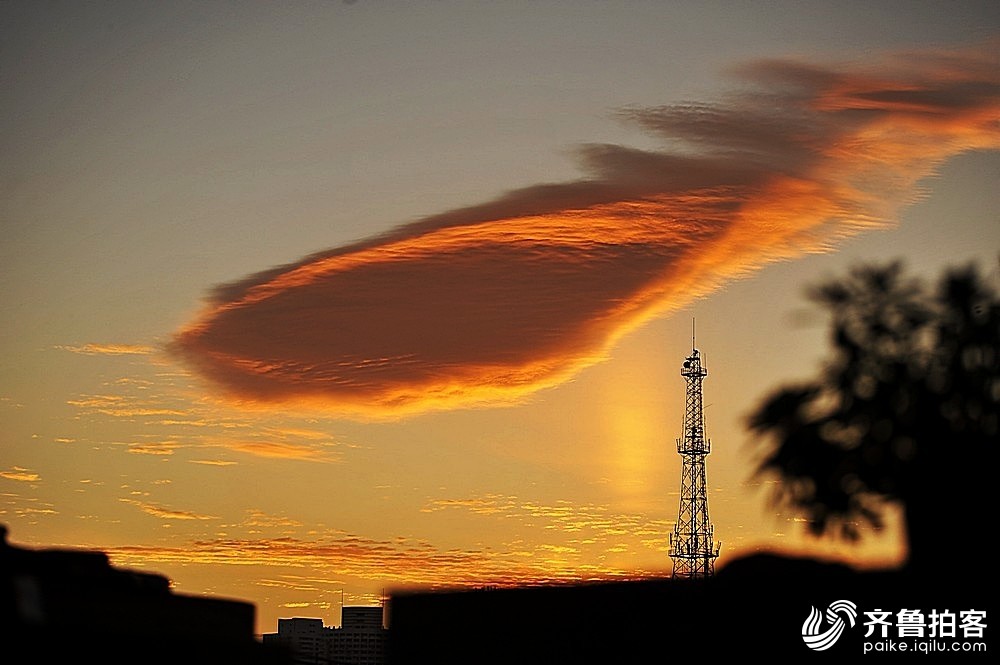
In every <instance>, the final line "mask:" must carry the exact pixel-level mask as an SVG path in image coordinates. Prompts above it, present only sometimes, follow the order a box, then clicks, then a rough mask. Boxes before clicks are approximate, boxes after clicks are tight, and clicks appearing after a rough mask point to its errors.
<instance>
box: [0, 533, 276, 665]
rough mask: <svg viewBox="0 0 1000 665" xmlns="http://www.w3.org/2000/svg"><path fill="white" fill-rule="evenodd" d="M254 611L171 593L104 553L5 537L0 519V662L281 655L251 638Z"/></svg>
mask: <svg viewBox="0 0 1000 665" xmlns="http://www.w3.org/2000/svg"><path fill="white" fill-rule="evenodd" d="M254 615H255V608H254V606H253V605H252V604H250V603H247V602H243V601H238V600H226V599H218V598H204V597H195V596H186V595H181V594H176V593H173V592H172V591H171V590H170V581H169V580H168V579H167V578H166V577H163V576H162V575H156V574H151V573H142V572H136V571H131V570H124V569H120V568H115V567H113V566H111V564H110V562H109V560H108V556H107V554H105V553H104V552H94V551H85V550H70V549H28V548H22V547H16V546H13V545H10V544H9V543H8V542H7V529H6V528H5V527H3V526H0V630H2V634H3V635H4V637H3V639H2V640H0V650H2V651H3V652H6V653H2V652H0V662H35V663H57V662H67V663H69V662H95V663H102V664H117V663H139V662H141V663H205V664H206V665H207V664H208V663H213V664H214V663H245V664H251V663H268V664H272V663H287V662H289V661H287V660H284V659H283V658H282V657H281V656H282V654H281V653H279V652H277V651H272V650H270V649H266V648H265V647H264V646H263V645H262V644H261V643H260V642H258V641H257V640H256V638H255V636H254V618H255V616H254ZM10 654H17V655H18V656H19V657H20V658H21V659H22V660H20V661H14V660H11V659H10V657H9V655H10Z"/></svg>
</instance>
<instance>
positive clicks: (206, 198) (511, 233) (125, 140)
mask: <svg viewBox="0 0 1000 665" xmlns="http://www.w3.org/2000/svg"><path fill="white" fill-rule="evenodd" d="M998 40H1000V8H998V7H997V6H996V4H995V3H991V2H922V1H907V2H888V1H883V2H852V1H846V2H840V3H827V2H808V1H805V2H803V1H796V2H771V3H766V5H765V4H761V3H733V2H672V3H671V2H641V1H638V0H636V1H628V2H604V1H596V0H595V1H584V2H558V1H555V0H537V1H534V2H509V3H496V2H474V1H468V2H452V1H449V0H433V1H431V0H428V1H426V2H389V1H383V2H376V1H372V0H357V1H355V2H332V1H331V2H318V1H314V2H284V3H269V2H244V3H229V2H190V3H188V2H171V3H152V2H106V3H70V2H50V3H35V2H20V1H14V2H4V3H0V89H2V90H4V94H3V95H0V123H2V124H0V130H2V131H0V154H3V155H4V158H3V159H2V160H0V193H2V194H0V223H2V232H3V241H2V242H0V285H2V288H0V312H2V314H0V316H2V317H3V325H2V326H0V350H2V355H0V423H2V426H0V523H3V524H5V525H6V526H7V527H8V529H9V530H10V535H9V539H10V541H11V542H12V543H15V544H18V545H22V546H27V547H53V546H60V547H83V548H90V549H100V550H103V551H106V552H107V553H108V554H109V556H110V558H111V561H112V562H113V563H114V564H115V565H117V566H121V567H126V568H134V569H139V570H146V571H151V572H157V573H160V574H163V575H166V576H168V577H169V578H170V579H171V581H172V583H173V588H174V590H175V591H176V592H178V593H189V594H207V595H212V596H222V597H231V598H237V599H241V600H247V601H250V602H253V603H254V604H255V605H256V606H257V630H258V632H261V633H263V632H272V631H274V630H275V628H276V620H277V618H279V617H289V616H311V617H320V618H323V619H324V621H325V622H326V623H327V624H328V625H339V621H340V607H341V604H342V603H343V604H348V605H359V604H371V603H375V602H378V600H379V598H380V596H381V595H382V594H388V593H391V592H392V590H394V589H402V588H412V587H433V588H445V587H455V586H475V585H482V584H529V583H552V582H576V581H582V580H592V579H630V578H638V577H647V576H662V575H667V574H669V571H670V559H669V556H668V534H669V532H670V531H671V529H672V528H673V523H674V521H675V519H676V517H677V509H678V487H679V480H680V463H681V462H680V457H679V456H678V455H677V453H676V447H675V443H674V441H675V439H676V438H677V437H678V436H679V435H680V427H681V423H682V418H683V407H684V382H683V378H682V377H681V376H680V374H679V372H680V366H681V362H683V360H684V357H685V356H686V355H687V354H688V353H689V352H690V349H691V327H692V321H693V320H694V321H695V323H696V334H697V338H696V343H697V346H698V348H699V349H700V350H701V352H702V354H703V358H704V362H705V366H706V367H707V369H708V372H709V374H708V377H707V379H706V380H705V383H704V390H705V405H706V420H707V430H708V435H709V436H710V438H711V439H712V441H713V452H712V454H711V456H710V457H709V458H708V482H709V487H710V494H709V506H710V512H711V518H712V522H713V523H714V525H715V532H716V537H717V538H718V539H719V540H721V541H722V553H721V556H720V558H719V561H718V564H717V565H718V566H720V567H721V566H724V565H725V564H726V562H727V561H728V560H731V559H732V558H734V557H739V556H742V555H745V554H750V553H753V552H759V551H779V552H789V553H795V554H809V555H812V556H817V557H821V558H828V559H834V560H840V561H844V562H847V563H849V564H850V565H855V566H859V567H872V566H886V565H894V564H896V563H899V562H900V561H901V560H902V558H903V557H904V556H905V545H904V540H903V537H902V534H901V532H900V529H899V526H898V523H897V522H896V521H895V520H893V519H892V516H893V513H892V508H891V507H889V508H888V509H887V510H888V514H889V518H890V519H889V526H888V527H887V528H886V529H885V530H883V531H881V532H878V533H867V532H866V533H865V534H864V536H863V538H862V539H861V541H860V542H858V543H854V544H848V543H840V542H835V541H831V540H829V539H820V540H817V539H814V538H811V537H809V536H808V535H807V534H806V533H805V530H804V528H803V523H802V521H801V518H799V517H797V516H796V515H794V514H788V513H785V512H782V511H780V510H778V509H777V508H776V507H775V506H773V505H771V504H770V503H769V501H768V496H769V494H768V488H769V485H771V484H772V483H774V482H775V480H774V479H768V478H760V477H756V476H755V475H754V473H753V470H754V459H755V458H754V450H755V446H759V445H760V442H755V441H753V440H751V438H750V435H749V434H748V432H747V429H746V418H747V415H748V414H749V413H750V412H751V411H752V409H753V407H754V406H755V405H756V404H757V403H759V402H760V401H761V400H762V399H763V397H764V396H765V395H767V394H768V393H769V392H770V391H772V390H774V389H776V388H778V387H779V386H782V385H785V384H787V383H789V382H793V381H795V380H800V379H805V378H809V377H811V376H813V375H814V374H815V373H816V372H817V371H818V369H819V368H820V367H821V365H822V362H823V359H824V357H825V355H826V351H827V348H828V347H827V338H826V329H825V323H826V321H825V318H824V316H823V313H822V312H820V311H818V310H816V309H815V308H814V307H812V306H811V305H810V303H809V302H808V300H807V299H806V298H805V297H804V294H805V291H806V288H807V287H808V286H809V285H811V284H815V283H817V281H820V280H823V279H826V278H830V277H834V276H837V275H843V274H845V272H846V271H847V270H848V269H849V268H850V267H851V266H854V265H859V264H862V263H866V262H884V261H888V260H892V259H901V260H903V261H904V262H905V265H906V266H907V267H908V268H909V269H910V270H911V271H912V272H913V273H914V274H916V275H922V276H924V277H925V278H927V279H929V280H932V279H933V278H934V277H935V276H936V275H938V274H939V273H940V271H941V270H942V269H944V268H945V267H947V266H956V265H964V264H967V263H970V262H976V263H978V265H979V266H980V267H981V268H982V269H983V272H984V273H985V274H987V275H988V276H989V278H990V279H991V280H992V283H993V284H995V285H998V286H1000V271H998V268H997V256H998V251H1000V224H998V223H997V222H998V220H997V210H1000V195H998V193H997V187H996V185H997V182H998V179H997V178H998V175H1000V155H998V152H997V151H998V148H1000V74H998V72H1000V67H998V65H1000V41H998Z"/></svg>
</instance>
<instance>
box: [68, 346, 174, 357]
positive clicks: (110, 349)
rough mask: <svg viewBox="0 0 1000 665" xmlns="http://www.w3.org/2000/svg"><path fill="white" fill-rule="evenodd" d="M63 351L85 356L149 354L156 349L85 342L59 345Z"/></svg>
mask: <svg viewBox="0 0 1000 665" xmlns="http://www.w3.org/2000/svg"><path fill="white" fill-rule="evenodd" d="M56 348H58V349H62V350H63V351H71V352H73V353H80V354H83V355H85V356H98V355H102V356H148V355H150V354H152V353H155V352H156V349H155V348H153V347H151V346H146V345H144V344H93V343H89V344H84V345H82V346H58V347H56Z"/></svg>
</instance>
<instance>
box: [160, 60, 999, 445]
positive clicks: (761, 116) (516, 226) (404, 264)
mask: <svg viewBox="0 0 1000 665" xmlns="http://www.w3.org/2000/svg"><path fill="white" fill-rule="evenodd" d="M995 48H996V45H995V44H990V45H988V46H986V47H984V48H981V49H969V50H964V51H960V52H944V51H925V52H912V53H906V54H899V55H896V56H891V57H886V58H883V59H881V60H879V61H877V62H874V61H873V62H872V63H871V64H870V65H867V66H864V67H859V66H827V65H820V64H815V63H808V62H799V61H794V60H767V61H759V62H755V63H751V64H748V65H746V66H743V67H741V68H740V69H738V70H736V75H737V76H738V77H739V79H740V83H741V84H742V85H741V87H740V89H741V92H739V93H734V94H731V95H729V96H725V97H723V98H722V99H721V100H720V101H716V102H699V103H684V104H671V105H667V106H661V107H652V108H629V109H624V110H622V111H620V114H619V115H620V117H621V118H622V119H624V120H625V121H626V122H629V123H632V124H634V125H636V126H638V127H640V128H642V129H643V130H645V131H647V132H648V133H650V134H651V135H652V136H654V137H656V138H658V139H660V140H661V141H662V144H663V146H664V147H663V148H662V149H659V150H640V149H636V148H632V147H628V146H623V145H611V144H588V145H583V146H581V147H580V148H579V149H578V158H579V161H580V166H581V169H582V170H583V172H584V175H583V176H582V177H581V178H580V179H578V180H575V181H570V182H559V183H541V184H538V185H534V186H531V187H525V188H522V189H518V190H514V191H511V192H509V193H507V194H505V195H503V196H501V197H499V198H497V199H494V200H492V201H488V202H486V203H483V204H480V205H475V206H470V207H466V208H461V209H457V210H451V211H448V212H444V213H441V214H438V215H434V216H431V217H427V218H424V219H422V220H419V221H417V222H415V223H412V224H408V225H405V226H401V227H399V228H397V229H395V230H393V231H391V232H388V233H386V234H384V235H381V236H378V237H375V238H371V239H369V240H365V241H362V242H359V243H356V244H353V245H349V246H345V247H340V248H336V249H332V250H328V251H325V252H320V253H317V254H314V255H312V256H308V257H306V258H304V259H302V260H301V261H299V262H297V263H294V264H291V265H286V266H281V267H278V268H274V269H270V270H266V271H264V272H261V273H258V274H255V275H251V276H249V277H247V278H245V279H242V280H240V281H238V282H234V283H231V284H226V285H222V286H219V287H217V288H216V289H215V291H214V293H213V295H212V297H211V299H210V301H209V302H208V303H207V305H206V307H205V308H204V310H203V311H202V312H201V313H200V315H199V316H198V317H197V318H196V319H195V320H193V321H192V322H191V323H189V324H188V325H187V326H186V327H184V328H183V329H182V330H180V331H179V332H178V333H177V334H176V335H175V337H174V339H173V341H172V343H171V344H170V348H171V350H172V351H173V352H174V353H175V354H177V355H178V356H179V357H181V358H182V359H184V360H185V361H186V362H187V363H188V364H190V366H192V367H193V368H195V369H196V370H197V371H198V372H199V373H200V374H201V375H202V376H204V377H206V378H207V379H209V380H210V381H211V382H212V383H213V384H215V385H216V386H218V387H219V388H221V390H222V392H223V394H224V395H226V396H227V397H229V398H230V399H231V400H232V401H233V402H235V403H240V404H246V405H252V404H260V403H269V404H278V403H284V404H290V405H305V406H316V407H319V408H321V409H325V410H329V411H331V412H334V413H336V414H338V415H366V416H376V417H378V416H394V415H399V414H405V413H416V412H421V411H426V410H432V409H439V408H454V407H462V406H470V405H475V404H496V403H510V402H516V401H518V400H520V399H522V398H523V397H525V396H527V395H530V394H532V393H533V392H535V391H537V390H539V389H542V388H545V387H549V386H554V385H557V384H559V383H561V382H563V381H565V380H567V379H569V378H570V377H572V376H573V375H575V374H576V373H577V372H579V371H580V370H581V369H583V368H585V367H587V366H589V365H592V364H594V363H596V362H599V361H600V360H602V359H604V358H605V357H606V356H607V353H608V350H609V349H610V347H611V346H612V345H613V344H614V343H615V342H616V341H617V340H618V339H619V338H620V337H621V336H622V335H623V334H625V333H627V332H629V331H630V330H633V329H634V328H636V327H637V326H639V325H641V324H642V323H644V322H646V321H648V320H649V319H650V318H652V317H655V316H659V315H663V314H666V313H669V312H671V311H674V310H676V309H679V308H681V307H683V306H685V305H687V304H689V303H690V302H691V301H692V300H693V299H695V298H697V297H700V296H703V295H706V294H708V293H710V292H711V291H713V290H715V289H717V288H719V287H720V286H721V285H723V284H725V283H726V282H728V281H731V280H733V279H737V278H740V277H742V276H745V275H747V274H749V273H751V272H753V271H755V270H757V269H760V268H761V267H763V266H765V265H767V264H769V263H772V262H775V261H779V260H787V259H792V258H795V257H799V256H802V255H805V254H808V253H816V252H824V251H829V250H831V249H832V248H833V247H835V246H836V244H837V243H838V242H839V241H841V240H843V239H844V238H846V237H848V236H851V235H854V234H856V233H859V232H862V231H864V230H866V229H871V228H878V227H883V226H886V225H888V224H891V223H893V222H894V221H895V217H896V215H897V213H898V211H899V209H900V208H901V207H902V206H904V205H906V204H908V203H911V202H913V201H914V200H916V199H917V198H918V196H919V194H920V191H919V185H918V183H919V181H920V180H921V179H922V178H925V177H927V176H928V175H931V174H933V173H934V172H935V171H936V170H937V169H938V168H939V167H940V166H941V165H942V164H943V163H944V162H945V161H947V160H948V159H949V158H951V157H953V156H955V155H958V154H960V153H962V152H966V151H972V150H996V149H998V148H1000V123H998V118H1000V70H998V68H997V67H996V58H995ZM255 452H256V453H257V454H267V452H268V451H265V450H260V449H258V450H255Z"/></svg>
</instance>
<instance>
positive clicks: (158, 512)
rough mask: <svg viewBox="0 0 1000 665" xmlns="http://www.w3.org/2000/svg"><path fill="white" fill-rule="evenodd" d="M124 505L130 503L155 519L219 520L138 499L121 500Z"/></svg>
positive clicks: (210, 516)
mask: <svg viewBox="0 0 1000 665" xmlns="http://www.w3.org/2000/svg"><path fill="white" fill-rule="evenodd" d="M119 501H121V502H122V503H128V504H131V505H133V506H135V507H136V508H138V509H139V510H141V511H142V512H144V513H146V514H148V515H152V516H154V517H160V518H162V519H168V520H217V519H219V518H218V517H213V516H212V515H200V514H198V513H192V512H188V511H185V510H171V509H170V508H164V507H163V506H157V505H155V504H152V503H146V502H145V501H137V500H136V499H119Z"/></svg>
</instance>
